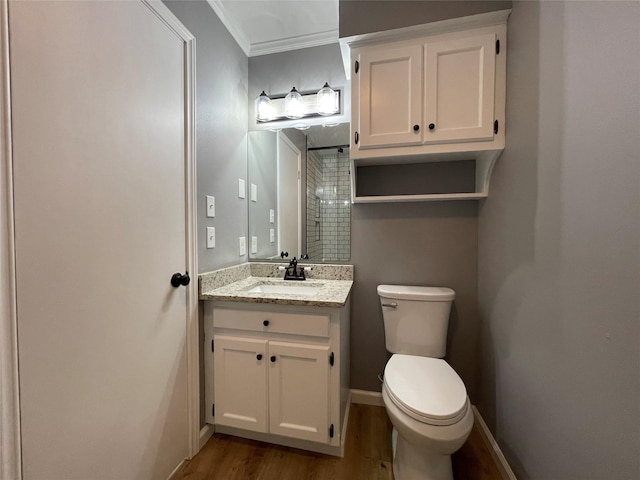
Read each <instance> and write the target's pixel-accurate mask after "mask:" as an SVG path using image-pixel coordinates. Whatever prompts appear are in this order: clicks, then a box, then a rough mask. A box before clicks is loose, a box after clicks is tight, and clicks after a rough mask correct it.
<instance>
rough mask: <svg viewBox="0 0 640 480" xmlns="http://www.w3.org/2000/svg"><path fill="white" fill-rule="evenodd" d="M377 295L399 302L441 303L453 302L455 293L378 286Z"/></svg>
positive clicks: (400, 286) (432, 289) (422, 288)
mask: <svg viewBox="0 0 640 480" xmlns="http://www.w3.org/2000/svg"><path fill="white" fill-rule="evenodd" d="M378 295H380V296H382V297H386V298H396V299H399V300H421V301H423V302H441V301H443V300H453V299H454V298H455V297H456V292H454V291H453V290H451V289H450V288H447V287H412V286H407V285H378Z"/></svg>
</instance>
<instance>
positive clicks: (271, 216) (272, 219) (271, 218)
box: [269, 208, 276, 223]
mask: <svg viewBox="0 0 640 480" xmlns="http://www.w3.org/2000/svg"><path fill="white" fill-rule="evenodd" d="M275 221H276V212H274V211H273V208H270V209H269V223H273V222H275Z"/></svg>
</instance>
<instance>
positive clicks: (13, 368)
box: [0, 0, 22, 480]
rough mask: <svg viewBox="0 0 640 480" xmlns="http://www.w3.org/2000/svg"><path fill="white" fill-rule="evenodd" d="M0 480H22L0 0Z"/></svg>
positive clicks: (4, 17)
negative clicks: (0, 193)
mask: <svg viewBox="0 0 640 480" xmlns="http://www.w3.org/2000/svg"><path fill="white" fill-rule="evenodd" d="M0 55H1V58H0V88H1V91H0V135H1V137H0V140H1V142H2V149H0V182H1V183H0V185H2V191H3V192H4V194H3V195H2V196H1V197H0V435H1V437H0V480H10V479H20V478H22V449H21V435H20V393H19V383H18V329H17V327H18V322H17V312H16V277H15V245H14V241H15V236H14V228H13V227H14V219H13V212H14V210H13V157H12V145H11V139H12V137H11V86H10V72H9V16H8V2H7V0H0Z"/></svg>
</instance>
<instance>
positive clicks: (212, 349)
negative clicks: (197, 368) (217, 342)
mask: <svg viewBox="0 0 640 480" xmlns="http://www.w3.org/2000/svg"><path fill="white" fill-rule="evenodd" d="M211 351H212V352H213V339H212V340H211Z"/></svg>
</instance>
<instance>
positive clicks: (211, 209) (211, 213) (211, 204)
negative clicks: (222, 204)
mask: <svg viewBox="0 0 640 480" xmlns="http://www.w3.org/2000/svg"><path fill="white" fill-rule="evenodd" d="M215 216H216V197H212V196H211V195H207V217H209V218H213V217H215Z"/></svg>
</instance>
